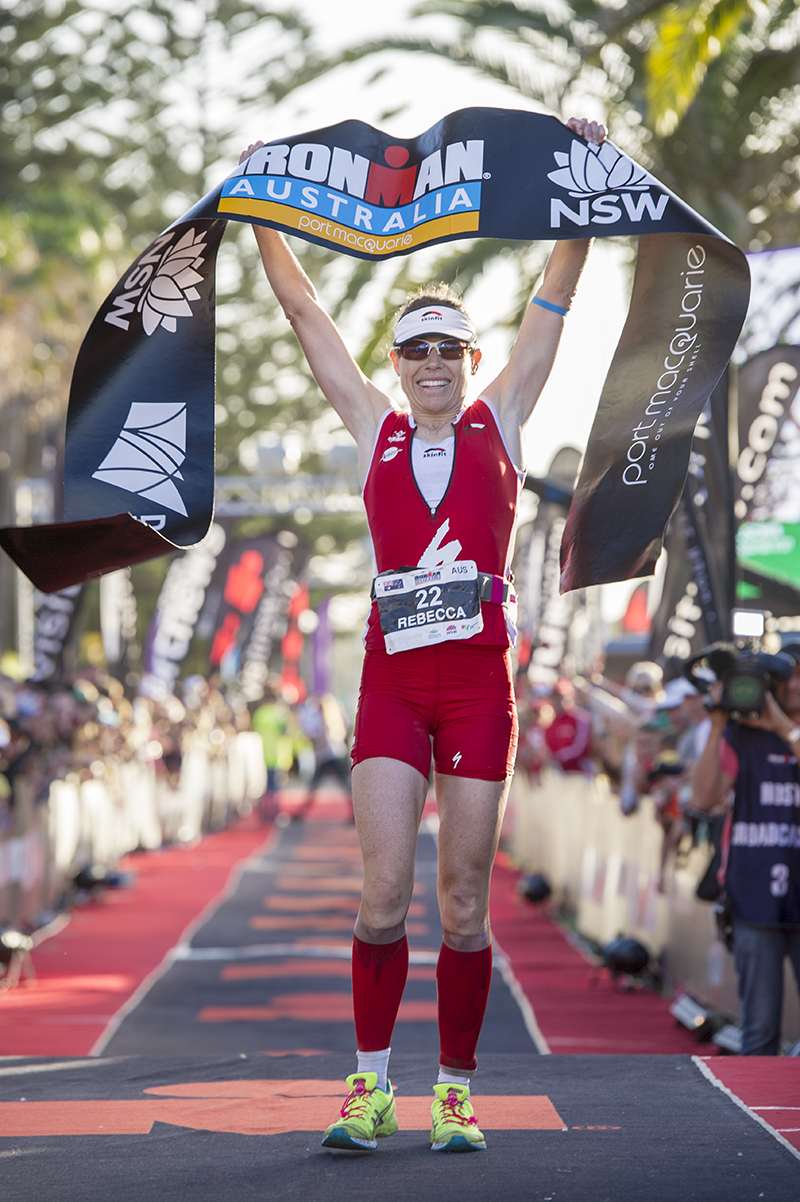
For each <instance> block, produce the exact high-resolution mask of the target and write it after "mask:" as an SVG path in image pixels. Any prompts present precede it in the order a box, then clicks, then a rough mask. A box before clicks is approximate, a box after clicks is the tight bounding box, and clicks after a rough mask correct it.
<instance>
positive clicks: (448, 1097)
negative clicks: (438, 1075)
mask: <svg viewBox="0 0 800 1202" xmlns="http://www.w3.org/2000/svg"><path fill="white" fill-rule="evenodd" d="M433 1092H434V1095H435V1096H434V1101H433V1106H432V1107H431V1116H432V1118H433V1126H432V1128H431V1151H432V1152H485V1151H486V1140H485V1138H484V1135H483V1132H482V1131H481V1129H480V1127H479V1126H478V1120H477V1119H476V1118H475V1111H474V1110H473V1109H472V1103H471V1102H470V1100H469V1086H468V1085H451V1084H450V1083H449V1082H447V1083H445V1084H443V1085H434V1087H433Z"/></svg>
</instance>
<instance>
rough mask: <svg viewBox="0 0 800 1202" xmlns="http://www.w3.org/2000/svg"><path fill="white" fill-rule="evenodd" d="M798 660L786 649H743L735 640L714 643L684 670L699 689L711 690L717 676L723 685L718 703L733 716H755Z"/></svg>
mask: <svg viewBox="0 0 800 1202" xmlns="http://www.w3.org/2000/svg"><path fill="white" fill-rule="evenodd" d="M796 663H797V660H796V659H795V657H794V656H793V655H790V654H788V653H787V652H785V651H779V652H778V653H777V654H776V655H769V654H767V652H765V651H740V650H739V649H738V648H737V647H735V646H734V645H733V643H712V644H711V646H710V647H705V648H704V649H703V650H702V651H700V652H699V653H698V654H697V655H695V656H693V657H692V659H690V660H689V661H688V662H687V664H686V665H685V667H684V670H683V674H684V676H685V677H686V678H687V680H689V681H691V683H692V684H693V685H694V687H695V688H696V689H697V690H698V692H700V693H703V694H706V695H707V694H708V692H709V689H710V687H711V684H712V683H713V682H712V681H710V680H709V669H710V671H711V672H712V673H713V675H714V678H715V679H716V680H718V681H719V682H720V683H721V685H722V695H721V696H720V699H719V702H718V703H717V704H718V707H719V708H720V709H723V710H725V711H726V713H728V714H730V716H731V717H732V718H744V719H747V718H756V717H758V715H759V714H760V713H761V712H762V710H763V709H764V702H765V701H766V697H767V693H769V692H774V691H775V689H776V688H777V686H778V685H780V684H782V683H783V682H784V681H787V680H788V679H789V677H790V676H791V675H792V673H793V672H794V669H795V666H796Z"/></svg>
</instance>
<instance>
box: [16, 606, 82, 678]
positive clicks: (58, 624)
mask: <svg viewBox="0 0 800 1202" xmlns="http://www.w3.org/2000/svg"><path fill="white" fill-rule="evenodd" d="M84 595H85V589H84V587H83V585H81V584H76V585H74V586H73V587H72V588H66V589H63V590H61V591H60V592H57V593H52V594H50V595H45V594H43V593H38V594H37V596H36V600H35V603H34V604H35V611H34V627H33V671H32V672H31V675H30V679H31V680H32V681H35V682H36V684H47V683H49V682H50V681H54V680H61V679H62V677H63V675H64V657H65V655H66V653H67V650H68V649H69V647H70V644H71V643H72V641H73V639H74V635H75V628H76V625H77V621H78V616H79V614H80V611H81V608H82V605H83V598H84Z"/></svg>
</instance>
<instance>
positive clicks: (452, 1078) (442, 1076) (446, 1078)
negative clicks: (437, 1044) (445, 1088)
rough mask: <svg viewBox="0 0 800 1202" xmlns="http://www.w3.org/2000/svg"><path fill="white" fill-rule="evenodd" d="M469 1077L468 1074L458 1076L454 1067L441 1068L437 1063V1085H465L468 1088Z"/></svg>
mask: <svg viewBox="0 0 800 1202" xmlns="http://www.w3.org/2000/svg"><path fill="white" fill-rule="evenodd" d="M469 1082H470V1079H469V1077H468V1076H460V1075H459V1074H458V1073H457V1072H456V1071H455V1069H452V1068H443V1067H442V1066H441V1064H440V1065H439V1076H438V1077H437V1079H436V1084H437V1085H466V1087H467V1089H469Z"/></svg>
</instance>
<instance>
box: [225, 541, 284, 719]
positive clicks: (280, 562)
mask: <svg viewBox="0 0 800 1202" xmlns="http://www.w3.org/2000/svg"><path fill="white" fill-rule="evenodd" d="M293 559H294V555H293V553H292V551H291V550H290V549H289V548H288V547H286V546H283V545H282V544H280V543H279V544H278V547H277V550H276V555H275V561H274V563H273V565H272V567H271V568H270V569H269V570H268V572H267V575H266V576H265V578H264V592H263V594H262V596H261V600H260V601H259V603H258V608H257V609H256V612H255V617H254V620H253V623H252V625H251V626H250V629H249V631H247V632H245V636H244V638H243V640H242V645H241V649H240V652H239V663H240V667H239V685H240V687H241V690H242V693H243V694H244V696H245V697H246V698H247V700H248V701H258V700H259V699H260V697H261V696H262V693H263V690H264V685H265V684H266V682H267V679H268V677H269V675H270V664H271V661H272V660H273V659H274V658H275V653H276V649H277V648H279V647H280V644H281V640H282V639H283V636H284V634H285V633H286V627H287V622H288V611H289V600H290V597H291V596H292V595H293V593H294V591H295V588H296V585H295V583H294V581H293V579H292V561H293Z"/></svg>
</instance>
